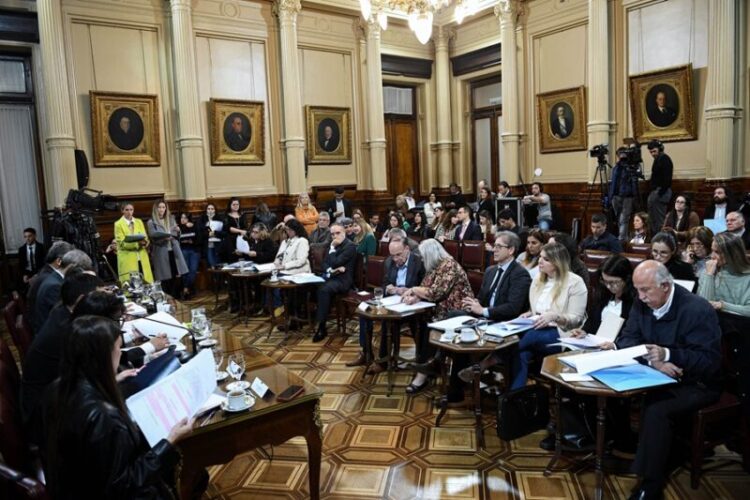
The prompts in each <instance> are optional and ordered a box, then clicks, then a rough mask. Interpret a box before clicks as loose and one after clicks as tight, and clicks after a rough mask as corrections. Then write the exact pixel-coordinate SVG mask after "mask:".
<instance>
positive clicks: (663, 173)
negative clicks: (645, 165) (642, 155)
mask: <svg viewBox="0 0 750 500" xmlns="http://www.w3.org/2000/svg"><path fill="white" fill-rule="evenodd" d="M647 147H648V152H649V153H650V154H651V157H652V158H653V159H654V163H653V164H652V165H651V192H650V193H649V194H648V200H647V206H648V220H649V224H650V225H651V234H656V233H658V232H659V231H661V227H662V226H663V225H664V218H665V217H666V216H667V208H668V206H669V202H670V200H671V199H672V174H673V170H674V165H673V164H672V158H670V157H669V155H668V154H667V153H665V152H664V144H662V143H661V141H658V140H656V139H654V140H652V141H650V142H649V143H648V146H647Z"/></svg>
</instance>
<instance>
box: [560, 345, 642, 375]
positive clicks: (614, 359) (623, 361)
mask: <svg viewBox="0 0 750 500" xmlns="http://www.w3.org/2000/svg"><path fill="white" fill-rule="evenodd" d="M647 352H648V349H646V346H645V345H644V344H641V345H637V346H633V347H628V348H627V349H620V350H617V351H597V352H589V353H585V354H576V355H574V356H563V357H561V358H560V361H562V362H563V363H565V364H566V365H569V366H572V367H573V368H575V369H576V370H577V371H578V373H580V374H586V373H591V372H595V371H597V370H601V369H604V368H611V367H613V366H625V365H632V364H634V363H637V361H636V360H635V358H637V357H639V356H643V355H645V354H646V353H647Z"/></svg>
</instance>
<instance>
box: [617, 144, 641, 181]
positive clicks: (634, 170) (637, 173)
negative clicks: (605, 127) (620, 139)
mask: <svg viewBox="0 0 750 500" xmlns="http://www.w3.org/2000/svg"><path fill="white" fill-rule="evenodd" d="M617 163H619V164H620V165H622V166H624V167H625V171H626V172H628V173H629V174H630V175H632V176H633V177H635V178H637V179H645V178H646V177H645V176H644V175H643V155H642V154H641V144H640V143H639V142H637V141H634V142H632V143H628V145H627V146H623V147H621V148H618V149H617Z"/></svg>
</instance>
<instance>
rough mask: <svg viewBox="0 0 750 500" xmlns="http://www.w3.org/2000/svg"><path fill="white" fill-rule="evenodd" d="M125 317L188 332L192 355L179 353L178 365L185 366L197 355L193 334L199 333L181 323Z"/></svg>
mask: <svg viewBox="0 0 750 500" xmlns="http://www.w3.org/2000/svg"><path fill="white" fill-rule="evenodd" d="M127 316H130V317H131V318H137V319H143V320H146V321H150V322H151V323H158V324H160V325H165V326H169V327H172V328H179V329H181V330H185V331H186V332H188V333H189V334H190V341H191V342H190V343H191V345H192V347H193V352H192V353H189V352H187V351H182V352H180V353H179V354H178V357H179V358H180V363H183V364H185V363H187V362H188V361H190V360H191V359H192V358H193V356H195V355H196V354H198V343H197V342H196V340H195V334H196V333H199V334H200V333H201V332H198V331H197V330H195V329H193V328H188V327H187V326H185V325H183V324H182V323H180V324H174V323H167V322H166V321H160V320H158V319H154V318H151V317H148V316H144V317H137V316H133V315H132V314H128V315H127Z"/></svg>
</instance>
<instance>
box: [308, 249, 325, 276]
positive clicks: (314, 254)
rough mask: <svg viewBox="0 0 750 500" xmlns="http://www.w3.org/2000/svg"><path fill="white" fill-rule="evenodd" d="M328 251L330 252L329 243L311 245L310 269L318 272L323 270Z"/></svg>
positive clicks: (309, 255)
mask: <svg viewBox="0 0 750 500" xmlns="http://www.w3.org/2000/svg"><path fill="white" fill-rule="evenodd" d="M326 252H328V246H327V245H315V246H311V247H310V253H309V254H308V257H309V259H310V269H311V270H312V272H314V273H316V274H321V273H322V272H323V261H324V260H325V258H326Z"/></svg>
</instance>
